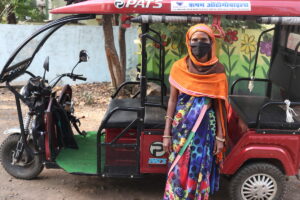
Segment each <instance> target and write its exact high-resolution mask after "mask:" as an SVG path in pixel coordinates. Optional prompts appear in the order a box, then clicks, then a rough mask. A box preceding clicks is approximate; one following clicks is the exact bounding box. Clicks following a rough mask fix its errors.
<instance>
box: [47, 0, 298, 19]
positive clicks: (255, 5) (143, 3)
mask: <svg viewBox="0 0 300 200" xmlns="http://www.w3.org/2000/svg"><path fill="white" fill-rule="evenodd" d="M51 13H53V14H131V13H138V14H212V15H258V16H300V1H299V0H239V1H238V0H227V1H225V0H215V1H207V0H181V1H180V0H87V1H84V2H81V3H77V4H72V5H69V6H65V7H61V8H56V9H53V10H52V11H51Z"/></svg>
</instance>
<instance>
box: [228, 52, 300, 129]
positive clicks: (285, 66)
mask: <svg viewBox="0 0 300 200" xmlns="http://www.w3.org/2000/svg"><path fill="white" fill-rule="evenodd" d="M293 62H294V51H291V50H287V49H286V48H284V47H279V48H278V51H277V52H276V55H275V58H274V61H273V62H272V63H271V67H270V71H269V80H270V81H271V83H272V88H273V89H275V90H277V93H278V94H280V95H279V96H278V97H276V95H275V96H274V97H273V96H272V95H271V96H270V97H267V96H253V95H252V96H250V95H230V96H229V100H230V103H231V106H232V108H233V109H234V111H235V112H236V113H237V114H238V115H239V117H240V118H241V119H242V120H243V121H244V122H245V123H246V124H247V125H248V127H249V128H257V125H258V124H257V114H258V112H259V110H260V109H261V107H262V106H263V105H264V104H265V103H268V102H272V99H273V98H274V99H278V100H279V101H282V102H283V101H284V100H285V99H289V100H290V101H292V102H299V101H300V93H299V90H300V84H299V78H300V70H299V67H296V68H295V69H294V70H292V68H291V66H289V65H291V63H293ZM299 63H300V58H299V57H298V58H297V62H296V64H298V65H299ZM275 93H276V92H275ZM272 94H273V91H272ZM278 100H276V101H278ZM284 107H285V106H275V105H272V106H269V107H266V108H265V109H264V111H262V114H261V118H260V124H259V125H260V126H259V128H262V129H282V130H283V129H298V128H299V127H300V118H299V117H294V120H295V122H294V123H287V122H286V111H285V108H284Z"/></svg>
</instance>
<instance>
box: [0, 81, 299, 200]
mask: <svg viewBox="0 0 300 200" xmlns="http://www.w3.org/2000/svg"><path fill="white" fill-rule="evenodd" d="M99 87H100V88H99ZM89 88H91V87H89ZM95 88H96V87H95ZM107 89H108V92H104V90H107ZM110 92H111V89H110V88H109V84H102V85H99V86H98V88H96V89H95V90H91V89H88V90H87V89H86V88H84V87H80V86H77V87H75V91H74V93H75V97H74V100H75V101H76V104H75V105H76V106H77V107H75V114H76V116H85V118H84V119H82V120H81V121H82V126H81V128H82V129H83V130H97V128H98V127H99V124H100V122H101V118H102V116H103V114H104V112H105V108H106V105H107V103H108V101H109V98H108V97H109V96H110V95H109V94H110ZM76 93H77V94H76ZM96 95H97V96H98V97H96ZM96 103H97V104H96ZM17 126H18V120H17V112H16V106H15V102H14V98H13V96H12V95H11V94H10V92H9V91H7V90H6V89H0V143H2V141H3V140H4V139H5V137H6V135H4V134H2V133H3V131H4V130H6V129H8V128H12V127H17ZM164 184H165V175H148V176H145V177H144V178H141V179H112V178H101V177H95V176H79V175H71V174H68V173H66V172H64V171H63V170H59V169H55V170H54V169H44V170H43V172H42V173H41V174H40V175H39V177H38V178H37V179H35V180H31V181H24V180H18V179H15V178H12V177H11V176H10V175H8V174H7V173H6V172H5V171H4V169H3V168H2V166H0V200H21V199H23V200H40V199H43V200H73V199H76V200H86V199H91V200H93V199H100V200H120V199H122V200H159V199H162V195H163V190H164ZM227 186H228V181H227V180H226V179H225V178H224V179H222V180H221V191H219V192H218V193H217V194H215V195H214V196H213V197H212V199H213V200H229V198H228V192H227V190H228V188H227ZM286 199H288V200H297V199H300V181H297V180H296V179H295V178H292V179H291V180H290V181H289V192H288V196H287V198H286Z"/></svg>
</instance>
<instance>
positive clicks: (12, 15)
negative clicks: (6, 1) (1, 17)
mask: <svg viewBox="0 0 300 200" xmlns="http://www.w3.org/2000/svg"><path fill="white" fill-rule="evenodd" d="M6 20H7V23H8V24H17V18H16V15H15V13H14V9H13V6H11V5H10V6H9V8H8V13H7V18H6Z"/></svg>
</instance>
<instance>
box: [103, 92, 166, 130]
mask: <svg viewBox="0 0 300 200" xmlns="http://www.w3.org/2000/svg"><path fill="white" fill-rule="evenodd" d="M159 98H160V97H148V98H147V99H148V101H149V102H151V103H159ZM166 103H167V98H164V105H166ZM140 106H141V99H140V98H134V99H132V98H126V99H112V100H111V101H110V103H109V106H108V109H107V111H106V113H105V115H104V118H103V119H105V117H106V116H107V115H108V114H109V113H110V112H111V111H112V110H113V109H115V108H117V107H119V108H128V107H131V108H132V107H140ZM165 115H166V109H164V108H162V107H153V106H146V107H145V118H144V127H145V128H147V129H163V128H164V125H165V119H164V116H165ZM136 118H137V113H136V112H131V111H116V112H115V113H114V114H113V115H112V116H111V118H110V119H109V120H108V122H107V123H106V124H104V128H125V127H127V126H128V125H129V124H130V123H131V122H132V121H134V120H135V119H136ZM136 127H137V126H136V125H135V126H133V127H132V128H136Z"/></svg>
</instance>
